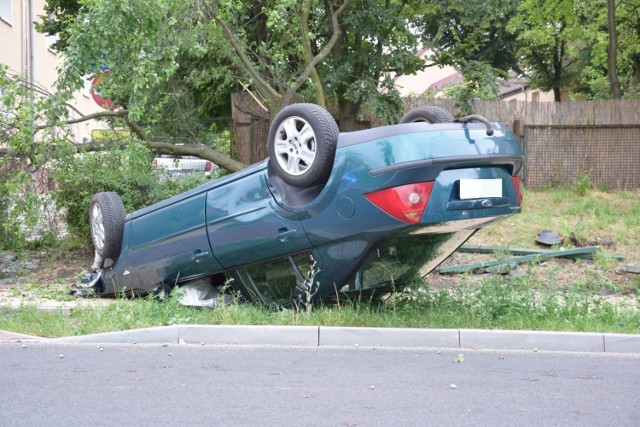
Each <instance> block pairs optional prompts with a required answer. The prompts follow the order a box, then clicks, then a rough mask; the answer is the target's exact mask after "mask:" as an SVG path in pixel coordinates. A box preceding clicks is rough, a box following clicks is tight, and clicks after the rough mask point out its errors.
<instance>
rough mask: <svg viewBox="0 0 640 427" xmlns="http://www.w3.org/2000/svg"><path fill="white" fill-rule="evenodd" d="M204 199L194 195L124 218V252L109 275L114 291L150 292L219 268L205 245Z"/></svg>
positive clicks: (203, 195)
mask: <svg viewBox="0 0 640 427" xmlns="http://www.w3.org/2000/svg"><path fill="white" fill-rule="evenodd" d="M205 198H206V194H205V193H201V194H197V195H194V196H192V197H190V198H187V199H184V200H181V201H179V202H176V203H173V204H170V205H165V206H163V207H162V208H160V209H157V210H154V211H152V212H150V213H148V214H147V215H144V216H140V217H136V218H133V219H131V220H130V221H128V223H127V225H126V230H125V237H126V242H124V244H125V253H124V254H123V255H124V256H121V257H120V260H119V262H118V264H117V269H115V270H114V271H113V273H114V274H112V275H111V279H112V280H114V281H115V283H116V286H115V288H117V289H115V290H116V291H118V290H122V289H126V290H136V289H138V290H140V291H144V292H150V291H151V289H152V288H153V286H154V285H157V284H159V283H165V284H167V285H173V284H175V283H176V282H179V281H183V280H186V279H188V278H195V277H199V276H203V275H206V274H211V273H214V272H217V271H221V270H222V267H221V266H220V264H219V263H218V261H217V260H216V259H215V258H214V257H213V253H212V251H211V248H210V247H209V240H208V238H207V234H206V226H205Z"/></svg>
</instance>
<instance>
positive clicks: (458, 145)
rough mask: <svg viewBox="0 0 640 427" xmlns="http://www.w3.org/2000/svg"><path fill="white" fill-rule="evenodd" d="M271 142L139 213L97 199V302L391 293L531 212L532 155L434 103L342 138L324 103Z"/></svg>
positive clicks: (284, 126)
mask: <svg viewBox="0 0 640 427" xmlns="http://www.w3.org/2000/svg"><path fill="white" fill-rule="evenodd" d="M268 144H269V153H270V157H269V159H267V160H265V161H262V162H260V163H257V164H255V165H252V166H250V167H248V168H246V169H244V170H242V171H240V172H236V173H234V174H231V175H229V176H226V177H223V178H220V179H218V180H214V181H211V182H209V183H206V184H204V185H202V186H200V187H198V188H195V189H193V190H190V191H188V192H185V193H183V194H180V195H178V196H175V197H172V198H170V199H168V200H165V201H162V202H160V203H157V204H155V205H152V206H149V207H146V208H144V209H141V210H138V211H135V212H132V213H129V214H125V210H124V207H123V205H122V202H121V201H120V198H119V197H118V196H117V195H116V194H115V193H97V194H96V195H95V196H94V197H93V199H92V201H91V206H90V224H91V234H92V238H93V242H94V245H95V253H96V255H95V261H94V265H93V268H94V269H95V271H96V274H95V275H94V277H93V280H92V282H91V286H92V287H93V289H94V290H95V292H96V293H97V294H99V295H114V294H118V293H120V292H127V293H132V294H136V295H138V294H149V293H160V292H166V291H167V290H169V289H171V288H173V287H176V286H188V285H189V284H190V283H194V281H198V282H199V283H202V282H203V281H204V282H206V283H208V284H211V286H214V287H222V286H225V284H226V285H227V286H228V285H229V284H230V285H231V286H232V287H233V288H234V289H235V290H237V291H239V292H241V293H242V294H243V295H244V296H245V297H246V298H247V299H250V300H254V301H258V302H261V303H264V304H267V305H276V306H284V307H290V306H297V305H300V304H305V303H309V302H313V301H317V300H319V299H323V298H332V297H335V296H340V295H362V294H371V293H374V292H389V291H393V290H394V289H396V288H400V287H402V285H403V284H404V283H407V281H409V280H411V279H412V278H413V277H415V275H416V274H419V275H426V274H427V273H429V272H430V271H431V270H433V269H434V268H435V267H437V266H438V265H439V264H440V263H441V262H442V261H443V260H444V259H446V258H447V257H448V256H449V255H450V254H451V253H452V252H454V251H455V250H456V249H457V248H458V247H459V246H460V245H462V244H463V243H464V242H465V241H466V240H467V239H468V238H469V237H471V236H472V235H473V233H475V232H476V231H477V230H478V229H480V228H482V227H484V226H486V225H487V224H490V223H492V222H494V221H497V220H500V219H503V218H505V217H508V216H510V215H513V214H516V213H518V212H520V209H521V203H522V197H521V192H520V181H519V179H518V177H517V174H518V172H519V170H520V168H521V166H522V164H523V154H522V151H521V149H520V145H519V143H518V141H517V140H516V138H515V136H514V135H513V133H512V132H511V131H510V130H508V129H507V128H505V127H504V126H503V125H501V124H499V123H490V122H488V121H487V120H486V119H484V118H482V117H480V116H468V117H464V118H461V119H458V120H454V118H453V116H451V115H450V114H449V113H448V112H446V111H444V110H441V109H439V108H435V107H422V108H418V109H416V110H413V111H411V112H409V113H407V115H406V116H405V117H404V118H403V120H402V122H401V123H400V124H398V125H391V126H383V127H377V128H373V129H369V130H363V131H357V132H348V133H340V132H339V130H338V127H337V125H336V122H335V121H334V119H333V118H332V117H331V115H330V114H329V113H328V112H326V111H325V110H324V109H322V108H321V107H319V106H316V105H313V104H294V105H291V106H288V107H286V108H284V109H283V110H282V111H281V112H280V113H279V114H278V115H277V117H276V118H275V119H274V121H273V122H272V124H271V128H270V132H269V138H268ZM230 279H232V280H230Z"/></svg>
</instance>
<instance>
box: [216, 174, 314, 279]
mask: <svg viewBox="0 0 640 427" xmlns="http://www.w3.org/2000/svg"><path fill="white" fill-rule="evenodd" d="M206 204H207V207H206V216H207V233H208V235H209V243H210V244H211V249H212V250H213V254H214V256H215V258H216V259H217V260H218V261H219V262H220V264H221V265H222V266H223V267H224V268H227V269H228V268H233V267H237V266H240V265H243V264H248V263H254V262H258V261H262V260H267V259H271V258H275V257H278V256H281V255H286V254H290V253H295V252H299V251H302V250H305V249H309V248H310V247H311V242H310V241H309V239H308V238H307V236H306V234H305V232H304V230H303V229H302V225H301V223H300V221H298V220H297V219H296V218H295V217H289V218H287V217H285V216H282V215H281V214H282V213H286V211H284V210H283V209H282V208H280V207H279V206H278V205H277V204H276V203H275V201H274V200H273V197H272V196H271V193H270V191H269V189H268V188H267V184H266V179H265V171H264V170H261V171H258V172H256V173H253V174H250V175H245V176H242V177H240V178H238V179H237V180H234V181H232V182H229V183H226V184H225V185H223V186H220V187H217V188H214V189H212V190H210V191H209V192H208V193H207V203H206Z"/></svg>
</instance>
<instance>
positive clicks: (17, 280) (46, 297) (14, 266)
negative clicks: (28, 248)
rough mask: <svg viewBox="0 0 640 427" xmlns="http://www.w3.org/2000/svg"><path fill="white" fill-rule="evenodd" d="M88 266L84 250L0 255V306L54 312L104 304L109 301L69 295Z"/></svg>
mask: <svg viewBox="0 0 640 427" xmlns="http://www.w3.org/2000/svg"><path fill="white" fill-rule="evenodd" d="M91 262H92V254H90V253H87V251H86V250H72V251H64V252H56V251H55V250H53V249H51V250H48V251H37V252H13V251H4V252H0V306H10V307H19V306H20V305H35V306H38V307H40V308H43V309H51V310H55V309H71V308H75V307H81V306H96V305H105V304H108V303H110V302H111V301H113V300H112V299H108V298H77V297H74V296H73V295H72V294H71V291H72V289H73V287H74V286H76V285H78V283H80V277H81V275H82V274H84V273H86V272H87V271H88V270H87V269H88V267H89V266H90V265H91Z"/></svg>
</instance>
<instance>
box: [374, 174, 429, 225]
mask: <svg viewBox="0 0 640 427" xmlns="http://www.w3.org/2000/svg"><path fill="white" fill-rule="evenodd" d="M432 189H433V181H431V182H417V183H415V184H407V185H401V186H399V187H392V188H387V189H385V190H380V191H376V192H373V193H369V194H365V195H364V197H366V198H367V199H368V200H369V201H370V202H371V203H373V204H374V205H376V206H377V207H379V208H380V209H382V210H383V211H385V212H386V213H388V214H389V215H391V216H392V217H394V218H397V219H399V220H400V221H403V222H406V223H408V224H417V223H419V222H420V219H421V218H422V214H423V213H424V210H425V208H426V207H427V202H428V201H429V196H430V195H431V190H432Z"/></svg>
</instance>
